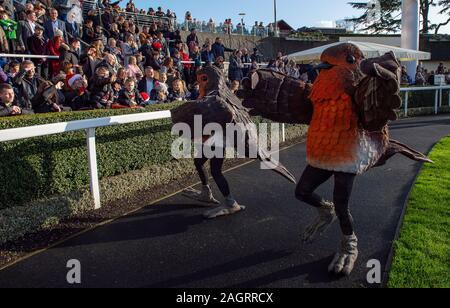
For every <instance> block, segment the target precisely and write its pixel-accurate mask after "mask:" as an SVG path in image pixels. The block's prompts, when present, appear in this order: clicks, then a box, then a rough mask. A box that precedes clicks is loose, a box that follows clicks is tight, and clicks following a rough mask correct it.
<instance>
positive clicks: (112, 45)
mask: <svg viewBox="0 0 450 308" xmlns="http://www.w3.org/2000/svg"><path fill="white" fill-rule="evenodd" d="M105 51H106V52H107V53H109V54H112V55H113V56H115V57H116V59H117V60H120V61H121V60H122V51H121V50H120V48H119V47H117V41H116V39H114V38H112V37H110V38H109V39H108V45H107V46H106V48H105Z"/></svg>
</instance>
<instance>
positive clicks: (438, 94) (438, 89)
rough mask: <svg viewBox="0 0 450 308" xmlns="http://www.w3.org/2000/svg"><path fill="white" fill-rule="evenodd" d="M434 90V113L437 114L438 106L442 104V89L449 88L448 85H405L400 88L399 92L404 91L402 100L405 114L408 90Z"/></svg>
mask: <svg viewBox="0 0 450 308" xmlns="http://www.w3.org/2000/svg"><path fill="white" fill-rule="evenodd" d="M430 90H431V91H433V90H434V91H435V95H434V113H435V114H438V111H439V107H441V106H442V92H443V90H450V86H431V87H427V86H424V87H407V88H401V89H400V91H401V92H405V100H404V102H403V109H404V112H405V116H408V102H409V92H414V91H430ZM448 106H449V107H450V93H449V95H448Z"/></svg>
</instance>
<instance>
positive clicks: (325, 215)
mask: <svg viewBox="0 0 450 308" xmlns="http://www.w3.org/2000/svg"><path fill="white" fill-rule="evenodd" d="M317 212H318V214H319V215H318V216H317V218H316V219H315V220H314V221H313V222H312V223H311V224H310V225H309V226H307V227H306V229H305V232H304V233H303V236H302V238H303V242H304V243H311V242H312V241H314V239H315V238H316V237H317V236H318V235H322V233H323V232H325V231H326V230H327V229H328V227H329V226H331V225H332V224H333V222H334V221H335V220H336V212H335V210H334V204H333V203H332V202H325V204H324V205H323V206H321V207H319V208H317Z"/></svg>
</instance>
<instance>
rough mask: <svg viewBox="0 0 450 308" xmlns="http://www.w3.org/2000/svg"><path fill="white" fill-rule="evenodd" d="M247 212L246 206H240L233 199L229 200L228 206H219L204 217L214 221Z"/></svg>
mask: <svg viewBox="0 0 450 308" xmlns="http://www.w3.org/2000/svg"><path fill="white" fill-rule="evenodd" d="M243 210H245V206H243V205H240V204H239V203H237V202H236V200H233V199H227V200H226V205H222V206H219V207H217V208H215V209H212V210H209V211H206V212H205V213H204V214H203V216H204V217H205V218H207V219H213V218H217V217H221V216H226V215H231V214H234V213H237V212H240V211H243Z"/></svg>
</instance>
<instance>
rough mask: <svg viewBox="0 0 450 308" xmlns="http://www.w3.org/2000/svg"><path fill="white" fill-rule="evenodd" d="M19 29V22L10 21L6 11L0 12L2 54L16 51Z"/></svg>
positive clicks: (0, 46)
mask: <svg viewBox="0 0 450 308" xmlns="http://www.w3.org/2000/svg"><path fill="white" fill-rule="evenodd" d="M17 27H18V24H17V22H16V21H14V20H10V19H9V16H8V14H7V13H6V11H1V12H0V52H3V53H8V52H9V51H11V52H12V51H15V50H16V48H17V46H16V45H17V44H15V42H16V39H17Z"/></svg>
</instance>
